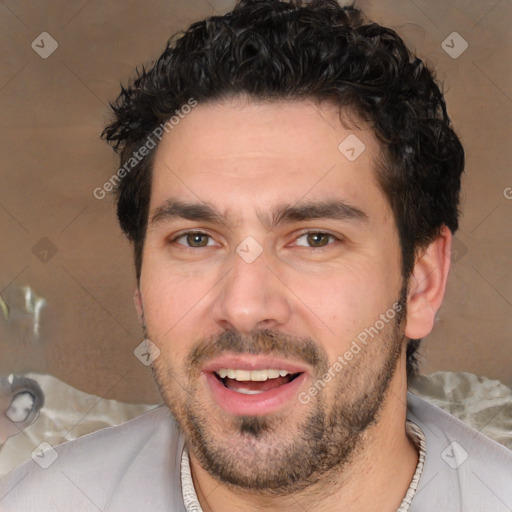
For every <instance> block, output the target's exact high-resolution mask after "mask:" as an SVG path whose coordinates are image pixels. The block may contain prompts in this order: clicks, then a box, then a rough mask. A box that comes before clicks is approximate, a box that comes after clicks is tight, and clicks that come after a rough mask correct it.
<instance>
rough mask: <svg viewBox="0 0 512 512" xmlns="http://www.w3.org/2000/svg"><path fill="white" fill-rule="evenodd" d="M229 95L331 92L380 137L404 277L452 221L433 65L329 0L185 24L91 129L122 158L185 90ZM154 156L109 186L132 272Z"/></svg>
mask: <svg viewBox="0 0 512 512" xmlns="http://www.w3.org/2000/svg"><path fill="white" fill-rule="evenodd" d="M236 95H246V96H248V97H249V98H254V99H255V100H283V99H285V100H286V99H302V98H303V99H313V100H315V101H330V102H334V103H335V104H336V105H337V106H339V108H340V111H341V110H342V109H345V110H349V111H351V112H353V113H355V114H356V117H357V118H358V119H360V120H362V121H363V122H366V123H369V125H370V126H371V127H372V128H373V130H374V133H375V134H376V136H377V138H378V140H379V141H380V142H381V154H380V155H379V156H378V158H377V162H376V164H377V165H376V167H377V171H376V178H377V181H378V183H379V185H380V187H381V189H382V191H383V192H384V194H385V196H386V197H387V199H388V201H389V204H390V206H391V208H392V211H393V213H394V217H395V222H396V225H397V228H398V233H399V237H400V244H401V250H402V274H403V276H404V278H405V279H406V278H407V277H408V276H410V274H411V272H412V269H413V267H414V260H415V255H416V254H417V251H419V250H421V249H423V248H425V247H427V246H428V244H429V243H430V242H432V241H433V240H434V239H435V238H436V237H437V236H438V235H439V233H440V230H441V228H442V227H443V226H447V227H448V228H449V229H450V230H451V231H452V233H453V232H455V231H456V230H457V228H458V216H459V211H458V205H459V191H460V179H461V174H462V171H463V168H464V151H463V148H462V145H461V143H460V141H459V139H458V138H457V136H456V134H455V132H454V131H453V129H452V126H451V121H450V119H449V117H448V114H447V111H446V105H445V101H444V99H443V95H442V93H441V91H440V88H439V86H438V85H437V83H436V81H435V78H434V76H433V73H432V72H431V71H429V69H428V68H427V67H426V65H425V64H424V63H423V62H422V61H421V60H420V59H419V58H417V57H415V56H414V55H413V54H412V53H411V52H410V51H409V50H408V49H407V47H406V46H405V43H404V42H403V40H402V39H401V38H400V37H399V36H398V35H397V34H396V32H394V31H393V30H391V29H389V28H385V27H382V26H380V25H378V24H376V23H373V22H370V21H368V20H367V19H366V18H365V17H364V15H363V13H362V12H361V11H360V10H359V9H357V8H355V7H354V6H353V5H352V6H348V7H341V6H340V5H339V4H338V3H337V2H336V1H335V0H312V1H310V2H307V1H305V0H290V1H288V2H283V1H276V0H240V1H239V2H238V3H237V5H236V7H235V8H234V9H233V11H232V12H230V13H228V14H226V15H224V16H214V17H211V18H209V19H206V20H203V21H199V22H197V23H194V24H193V25H191V26H190V28H189V29H188V30H186V31H185V32H184V33H182V34H180V35H177V36H174V37H172V38H171V39H170V40H169V42H168V44H167V47H166V48H165V50H164V52H163V53H162V55H161V56H160V57H159V58H158V59H157V60H156V62H154V63H153V65H152V66H151V67H150V68H149V69H148V68H144V67H143V68H142V69H141V70H140V71H138V73H137V76H136V78H135V80H134V81H133V82H132V83H131V84H130V85H129V86H128V87H126V88H124V87H122V90H121V93H120V95H119V97H118V98H117V100H116V101H115V102H114V104H112V109H113V112H114V115H115V117H114V120H113V121H112V122H111V124H109V125H108V126H107V127H106V128H105V130H104V131H103V133H102V136H103V137H104V138H105V139H106V140H107V141H108V142H109V143H110V144H111V145H112V146H113V147H114V149H115V150H116V151H117V152H118V153H119V155H120V160H121V166H123V165H125V164H126V162H128V161H129V160H130V159H131V158H132V157H133V154H134V152H136V151H137V150H138V149H139V148H140V147H141V146H142V145H143V144H144V143H145V141H146V140H147V137H148V136H149V135H151V133H152V132H153V131H154V130H155V128H157V127H158V126H159V125H161V124H162V123H165V122H166V121H167V120H168V119H169V118H170V117H171V116H173V115H174V114H175V112H176V111H178V110H179V109H180V108H181V107H183V106H184V105H185V104H186V103H187V102H188V101H189V100H190V99H191V98H194V99H195V100H196V101H197V102H198V103H204V102H211V101H215V100H221V99H225V98H228V97H231V96H236ZM153 154H154V150H153V151H152V152H149V154H148V155H147V156H146V157H144V158H143V159H141V161H140V162H137V164H136V165H134V166H133V168H131V169H130V171H129V172H128V173H124V174H126V176H125V177H123V179H121V180H119V182H118V184H117V186H116V188H115V194H116V199H117V215H118V218H119V222H120V224H121V227H122V229H123V231H124V232H125V233H126V235H127V237H128V238H129V239H130V240H131V241H132V242H133V246H134V256H135V267H136V274H137V279H138V280H139V278H140V271H141V264H142V252H143V245H144V239H145V233H146V227H147V222H148V214H149V202H150V192H151V168H152V156H153ZM418 345H419V340H410V341H409V344H408V349H407V368H408V374H409V376H412V375H413V374H415V373H416V371H417V360H416V358H417V353H416V351H417V348H418Z"/></svg>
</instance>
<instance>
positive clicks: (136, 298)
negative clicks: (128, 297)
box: [133, 288, 144, 325]
mask: <svg viewBox="0 0 512 512" xmlns="http://www.w3.org/2000/svg"><path fill="white" fill-rule="evenodd" d="M133 303H134V305H135V310H136V311H137V316H138V317H139V323H140V324H141V325H144V308H143V306H142V296H141V294H140V290H139V289H138V288H136V289H135V293H134V294H133Z"/></svg>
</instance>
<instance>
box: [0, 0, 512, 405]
mask: <svg viewBox="0 0 512 512" xmlns="http://www.w3.org/2000/svg"><path fill="white" fill-rule="evenodd" d="M232 5H233V3H232V2H231V1H227V0H226V1H212V0H209V1H206V0H166V1H163V0H146V1H134V0H129V1H121V0H115V1H100V0H80V1H78V0H76V1H75V0H74V1H69V0H51V1H45V2H34V1H28V0H5V1H4V2H3V3H2V4H0V125H1V133H2V136H1V137H0V155H1V159H0V172H1V188H0V231H1V233H2V244H1V246H0V261H1V268H0V290H1V295H2V297H3V298H4V299H5V302H6V303H7V304H8V305H9V307H10V310H11V311H10V317H9V320H6V319H5V317H4V316H3V315H2V314H1V313H0V350H1V358H0V375H1V374H7V373H10V372H22V371H28V370H32V371H38V372H47V373H51V374H53V375H55V376H57V377H58V378H60V379H62V380H64V381H66V382H68V383H69V384H71V385H73V386H76V387H77V388H80V389H82V390H84V391H87V392H90V393H95V394H97V395H99V396H102V397H109V398H112V397H113V398H117V399H120V400H124V401H128V402H142V401H145V402H150V401H158V395H157V392H156V390H155V387H154V385H153V383H152V381H151V377H150V373H149V371H148V370H147V368H146V367H144V366H143V365H142V364H141V363H140V362H139V361H138V360H137V359H136V358H135V357H134V355H133V349H134V348H135V347H136V346H137V345H138V344H139V343H140V342H141V340H142V335H141V332H140V329H139V326H138V323H137V320H136V317H135V314H134V311H133V306H132V292H133V289H134V285H135V281H134V277H133V269H132V260H131V253H130V250H129V247H128V245H127V243H126V242H125V241H124V239H123V238H122V236H121V233H120V230H119V228H118V227H117V225H116V222H115V217H114V210H113V205H112V202H111V200H110V199H108V198H107V199H104V200H98V199H96V198H94V197H93V195H92V192H93V190H94V189H95V188H96V187H98V186H101V185H102V184H103V183H104V182H105V180H106V179H108V178H109V177H110V176H111V175H112V173H113V172H114V171H115V170H116V162H115V160H114V159H113V156H112V154H111V152H110V150H109V149H108V148H107V147H106V146H105V145H104V144H103V143H102V142H101V141H100V140H99V133H100V131H101V129H102V126H103V124H104V120H105V117H106V116H107V112H108V109H107V103H108V100H111V99H113V98H115V96H116V95H117V93H118V90H119V82H120V81H123V82H125V81H126V79H127V78H128V77H130V76H131V75H132V72H133V69H134V68H135V66H136V65H139V64H141V63H147V62H148V61H150V60H151V59H153V58H155V57H156V56H158V54H159V53H160V52H161V50H162V49H163V47H164V44H165V41H166V40H167V38H168V37H169V35H170V34H172V33H174V32H176V31H177V30H179V29H182V28H185V27H186V26H188V24H190V23H191V22H192V21H195V20H196V19H199V18H201V17H205V16H208V15H211V14H212V13H223V12H225V11H226V10H228V8H229V7H230V6H232ZM359 5H360V6H361V7H363V8H364V9H365V10H366V12H367V14H368V15H369V16H370V17H371V18H373V19H375V20H376V21H378V22H380V23H382V24H385V25H388V26H391V27H393V28H395V29H396V30H397V31H398V32H399V33H400V34H401V35H402V36H403V37H404V38H405V39H406V41H408V43H409V44H410V45H411V47H412V48H413V49H415V50H416V52H417V53H418V54H419V55H420V57H423V58H426V60H427V62H428V63H430V64H431V65H432V66H434V67H435V68H436V69H437V74H438V77H439V79H440V80H442V81H443V82H444V84H445V91H446V98H447V102H448V106H449V111H450V113H451V116H452V118H453V121H454V124H455V127H456V129H457V131H458V133H459V134H460V136H461V138H462V140H463V143H464V145H465V148H466V151H467V174H466V176H465V182H464V193H463V209H464V218H463V221H462V225H461V230H460V232H459V233H458V234H457V236H456V243H455V248H456V252H455V253H454V255H453V267H452V273H451V277H450V281H449V286H448V293H447V297H446V300H445V303H444V305H443V307H442V309H441V310H440V312H439V314H438V320H437V324H436V327H435V329H434V332H433V333H432V334H431V336H430V337H429V338H428V339H427V340H426V341H425V342H424V350H423V354H424V364H423V372H425V373H427V372H430V371H434V370H437V369H447V370H448V369H451V370H466V371H471V372H474V373H477V374H481V375H486V376H488V377H493V378H499V379H501V380H502V381H503V382H505V383H507V384H508V385H512V365H511V364H510V363H511V359H512V341H511V333H512V309H511V308H512V274H511V271H510V253H511V250H512V234H511V229H510V228H511V222H510V218H511V213H512V199H507V197H506V196H508V197H509V198H512V189H511V188H509V187H512V173H511V172H510V167H509V165H510V164H509V162H510V161H511V159H510V156H511V150H510V147H511V142H510V141H511V135H512V134H511V121H510V120H511V114H512V85H511V80H510V78H511V77H510V74H511V65H510V51H511V32H510V24H511V21H512V5H511V3H510V2H508V1H505V0H502V1H499V0H471V1H469V0H466V1H464V0H449V1H441V0H434V1H426V0H424V1H422V0H381V1H377V0H375V1H364V2H361V3H359ZM42 32H48V33H49V34H50V35H51V36H52V37H53V38H54V39H55V40H56V41H57V43H58V48H57V50H56V51H55V52H54V53H52V54H51V55H50V56H49V57H48V58H46V59H43V58H41V57H40V56H39V55H38V53H36V51H34V49H32V48H31V43H32V41H35V42H36V43H37V44H39V48H38V50H39V51H40V52H43V53H44V52H45V51H48V50H49V49H50V48H51V46H50V41H49V39H48V38H47V36H41V37H42V38H44V41H45V42H44V48H41V46H43V44H42V43H41V42H40V41H41V37H39V35H40V34H41V33H42ZM452 32H457V33H458V34H460V35H461V36H462V37H463V38H464V40H466V41H467V43H468V48H467V50H466V51H465V52H464V53H463V54H462V55H460V56H459V57H458V58H456V59H454V58H452V57H451V56H450V55H448V54H447V53H446V51H445V50H444V49H443V48H442V42H443V41H444V40H445V39H446V38H447V36H449V35H450V34H451V33H452ZM452 39H453V37H452ZM452 39H448V40H447V42H446V43H445V46H446V45H449V46H453V47H454V48H452V49H451V50H450V51H452V53H453V52H454V51H457V50H459V49H460V48H461V46H460V41H459V40H457V39H455V40H453V43H452ZM44 251H46V253H45V252H44ZM55 251H56V252H55ZM53 253H55V254H53ZM23 286H30V287H32V289H33V290H34V291H35V293H36V295H37V296H40V297H44V299H45V300H46V305H45V307H44V308H43V309H42V312H41V324H40V332H39V336H38V337H37V338H36V336H35V335H34V333H33V323H32V322H33V316H32V315H30V314H28V313H27V311H26V307H25V306H26V304H25V299H24V296H23V292H22V291H21V287H23ZM29 302H30V301H29ZM34 302H35V299H32V303H34Z"/></svg>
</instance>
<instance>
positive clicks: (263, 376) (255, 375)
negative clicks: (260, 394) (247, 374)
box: [251, 370, 267, 382]
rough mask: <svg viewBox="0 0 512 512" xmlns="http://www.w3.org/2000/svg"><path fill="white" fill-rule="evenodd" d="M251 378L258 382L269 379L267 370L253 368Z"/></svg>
mask: <svg viewBox="0 0 512 512" xmlns="http://www.w3.org/2000/svg"><path fill="white" fill-rule="evenodd" d="M251 380H254V381H257V382H263V381H265V380H267V370H252V371H251Z"/></svg>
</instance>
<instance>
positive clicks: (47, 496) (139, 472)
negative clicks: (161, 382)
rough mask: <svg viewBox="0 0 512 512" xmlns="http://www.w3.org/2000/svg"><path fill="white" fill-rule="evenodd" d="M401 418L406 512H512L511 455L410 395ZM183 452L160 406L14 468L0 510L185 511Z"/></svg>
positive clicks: (1, 487)
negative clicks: (420, 452)
mask: <svg viewBox="0 0 512 512" xmlns="http://www.w3.org/2000/svg"><path fill="white" fill-rule="evenodd" d="M407 419H408V420H409V421H410V422H412V423H413V424H415V425H417V426H418V427H419V428H420V429H421V431H422V432H423V434H424V437H425V460H424V465H423V468H422V471H421V476H420V478H419V482H418V485H417V489H416V491H415V493H414V495H413V496H412V500H411V504H410V506H409V512H505V511H508V512H510V511H511V510H512V452H511V451H510V450H508V449H507V448H505V447H503V446H501V445H499V444H498V443H496V442H494V441H492V440H490V439H488V438H486V437H484V436H482V435H481V434H479V433H478V432H476V431H475V430H473V429H471V428H470V427H468V426H467V425H465V424H464V423H462V422H461V421H459V420H457V419H456V418H454V417H452V416H451V415H449V414H448V413H446V412H444V411H442V410H441V409H439V408H437V407H435V406H434V405H431V404H429V403H428V402H425V401H424V400H422V399H420V398H418V397H416V396H414V395H412V394H410V393H409V395H408V411H407ZM183 453H184V440H183V436H182V435H181V434H180V432H179V429H178V427H177V425H176V423H175V421H174V420H173V418H172V416H171V414H170V412H169V410H168V409H167V408H166V407H158V408H157V409H154V410H152V411H149V412H147V413H145V414H143V415H142V416H139V417H138V418H135V419H134V420H131V421H129V422H127V423H124V424H122V425H119V426H117V427H112V428H108V429H104V430H100V431H98V432H94V433H92V434H89V435H87V436H83V437H81V438H79V439H77V440H75V441H70V442H68V443H64V444H63V445H60V446H58V447H57V448H56V449H55V451H53V450H49V451H48V452H44V453H41V459H40V460H38V461H37V462H36V461H32V460H31V461H29V462H28V463H26V464H24V465H23V466H21V467H20V468H17V469H16V470H14V471H13V472H11V473H10V474H9V475H7V476H6V477H5V478H4V479H3V480H2V481H1V482H0V510H1V511H2V512H28V511H31V512H36V511H37V512H46V511H48V512H49V511H52V512H57V511H65V512H69V511H70V510H73V511H74V512H81V511H84V512H85V511H87V512H91V511H94V512H96V511H104V512H107V511H108V512H114V511H115V512H132V511H133V512H145V511H148V512H149V511H151V512H160V511H162V512H163V511H166V512H168V511H171V512H186V509H185V505H184V499H183V492H182V483H181V475H182V457H183ZM55 456H57V458H56V459H55ZM53 459H55V460H53ZM50 462H51V463H50ZM49 463H50V464H49ZM45 466H48V467H46V469H44V467H45ZM376 506H378V503H376Z"/></svg>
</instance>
